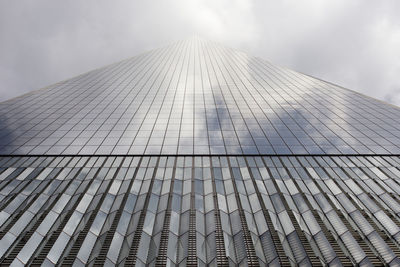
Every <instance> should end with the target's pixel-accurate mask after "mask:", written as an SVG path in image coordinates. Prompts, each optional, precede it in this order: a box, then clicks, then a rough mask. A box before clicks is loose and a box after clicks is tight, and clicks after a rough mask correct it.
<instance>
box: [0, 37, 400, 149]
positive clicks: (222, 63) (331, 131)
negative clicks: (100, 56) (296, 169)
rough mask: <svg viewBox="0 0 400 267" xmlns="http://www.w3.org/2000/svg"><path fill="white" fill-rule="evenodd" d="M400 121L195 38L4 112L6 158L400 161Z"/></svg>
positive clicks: (363, 100) (359, 99) (395, 113)
mask: <svg viewBox="0 0 400 267" xmlns="http://www.w3.org/2000/svg"><path fill="white" fill-rule="evenodd" d="M399 115H400V111H399V110H398V109H397V108H395V107H392V106H390V105H386V104H383V103H381V102H379V101H376V100H373V99H371V98H368V97H365V96H362V95H359V94H357V93H354V92H352V91H348V90H344V89H342V88H340V87H337V86H335V85H332V84H329V83H326V82H323V81H320V80H318V79H314V78H311V77H309V76H306V75H303V74H300V73H296V72H294V71H291V70H287V69H283V68H279V67H276V66H274V65H272V64H270V63H268V62H266V61H263V60H261V59H258V58H254V57H250V56H247V55H246V54H244V53H242V52H238V51H235V50H232V49H228V48H224V47H222V46H220V45H217V44H214V43H211V42H207V41H204V40H201V39H197V38H192V39H189V40H185V41H182V42H178V43H176V44H173V45H171V46H168V47H166V48H162V49H157V50H153V51H150V52H148V53H145V54H143V55H140V56H137V57H134V58H132V59H128V60H125V61H122V62H119V63H116V64H113V65H110V66H107V67H104V68H100V69H97V70H94V71H91V72H89V73H86V74H83V75H80V76H78V77H75V78H73V79H70V80H66V81H62V82H60V83H57V84H55V85H52V86H49V87H48V88H47V89H44V90H39V91H36V92H32V93H30V94H27V95H24V96H21V97H19V98H15V99H12V100H9V101H6V102H3V103H1V104H0V153H1V154H142V153H145V154H357V153H359V154H370V153H377V154H396V153H399V152H400V148H399V146H400V139H399V138H400V130H399V126H398V125H400V124H399V120H400V119H399Z"/></svg>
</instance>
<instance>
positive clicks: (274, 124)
mask: <svg viewBox="0 0 400 267" xmlns="http://www.w3.org/2000/svg"><path fill="white" fill-rule="evenodd" d="M0 265H1V266H8V265H12V266H24V265H31V266H38V265H43V266H56V265H57V266H71V265H73V266H103V265H106V266H123V265H126V266H133V265H135V266H328V265H329V266H400V109H399V108H397V107H394V106H391V105H388V104H385V103H383V102H380V101H378V100H374V99H372V98H369V97H366V96H363V95H361V94H358V93H356V92H353V91H350V90H347V89H344V88H341V87H339V86H336V85H333V84H331V83H328V82H325V81H322V80H318V79H316V78H312V77H310V76H307V75H304V74H300V73H297V72H294V71H291V70H288V69H285V68H281V67H277V66H274V65H272V64H270V63H268V62H266V61H264V60H261V59H259V58H255V57H251V56H248V55H246V54H244V53H242V52H239V51H236V50H233V49H230V48H226V47H223V46H221V45H219V44H216V43H213V42H209V41H205V40H202V39H199V38H197V37H194V38H190V39H188V40H185V41H180V42H177V43H175V44H173V45H170V46H167V47H165V48H161V49H156V50H153V51H150V52H147V53H145V54H143V55H139V56H137V57H134V58H131V59H128V60H124V61H122V62H118V63H115V64H113V65H110V66H106V67H103V68H100V69H97V70H94V71H91V72H88V73H85V74H82V75H80V76H78V77H75V78H72V79H69V80H65V81H62V82H59V83H57V84H55V85H51V86H49V87H47V88H44V89H41V90H38V91H34V92H31V93H28V94H26V95H23V96H20V97H18V98H14V99H11V100H8V101H5V102H3V103H0Z"/></svg>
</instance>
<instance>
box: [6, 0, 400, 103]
mask: <svg viewBox="0 0 400 267" xmlns="http://www.w3.org/2000/svg"><path fill="white" fill-rule="evenodd" d="M398 14H400V1H398V0H387V1H386V0H382V1H373V0H352V1H348V0H330V1H328V0H303V1H298V0H281V1H267V0H254V1H244V0H147V1H137V0H134V1H132V0H115V1H106V0H96V1H95V0H85V1H72V0H64V1H55V0H19V1H10V0H0V101H4V100H7V99H9V98H12V97H15V96H18V95H21V94H23V93H26V92H29V91H31V90H35V89H39V88H42V87H45V86H47V85H50V84H53V83H56V82H59V81H61V80H65V79H68V78H71V77H74V76H76V75H78V74H81V73H84V72H87V71H89V70H92V69H95V68H98V67H101V66H104V65H108V64H111V63H114V62H117V61H120V60H123V59H126V58H129V57H132V56H135V55H137V54H140V53H142V52H145V51H147V50H150V49H154V48H158V47H161V46H164V45H168V44H170V43H173V42H175V41H178V40H181V39H185V38H187V37H189V36H191V35H193V34H197V35H199V36H200V37H202V38H205V39H208V40H212V41H217V42H219V43H222V44H224V45H226V46H229V47H232V48H236V49H240V50H242V51H244V52H246V53H248V54H250V55H253V56H257V57H261V58H263V59H266V60H268V61H270V62H272V63H274V64H276V65H279V66H285V67H288V68H291V69H293V70H296V71H299V72H302V73H305V74H309V75H312V76H315V77H318V78H321V79H324V80H327V81H330V82H333V83H335V84H338V85H341V86H343V87H346V88H349V89H352V90H355V91H358V92H361V93H363V94H366V95H369V96H372V97H375V98H378V99H381V100H383V101H386V102H389V103H392V104H395V105H399V106H400V16H399V15H398Z"/></svg>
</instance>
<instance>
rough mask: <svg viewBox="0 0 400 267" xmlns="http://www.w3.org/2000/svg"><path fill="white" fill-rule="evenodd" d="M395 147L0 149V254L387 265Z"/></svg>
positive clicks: (38, 258) (399, 252) (398, 200)
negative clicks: (385, 152) (207, 152)
mask: <svg viewBox="0 0 400 267" xmlns="http://www.w3.org/2000/svg"><path fill="white" fill-rule="evenodd" d="M399 204H400V158H399V157H396V156H391V157H382V156H229V157H227V156H202V157H200V156H180V157H177V156H161V157H155V156H152V157H146V156H142V157H133V156H109V157H102V156H98V157H97V156H91V157H80V156H74V157H68V156H66V157H62V156H55V157H2V158H0V264H2V265H8V264H12V265H13V266H19V265H27V264H32V265H39V264H45V265H54V264H65V265H72V264H74V265H76V266H83V265H99V266H100V265H103V264H108V265H110V264H112V265H115V264H127V265H128V264H136V266H145V265H146V266H154V265H155V266H163V265H174V266H175V265H178V264H181V265H183V266H186V265H189V266H206V265H207V266H216V265H217V264H218V265H220V266H224V265H225V266H228V265H250V266H266V265H267V264H270V265H278V264H281V265H286V266H287V265H292V266H299V265H312V266H321V265H335V266H340V264H341V263H342V264H343V265H346V266H349V265H357V266H366V265H374V266H376V265H380V264H382V263H383V264H385V265H396V264H399V261H400V259H399V257H400V249H399V245H400V227H399V226H400V205H399Z"/></svg>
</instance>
